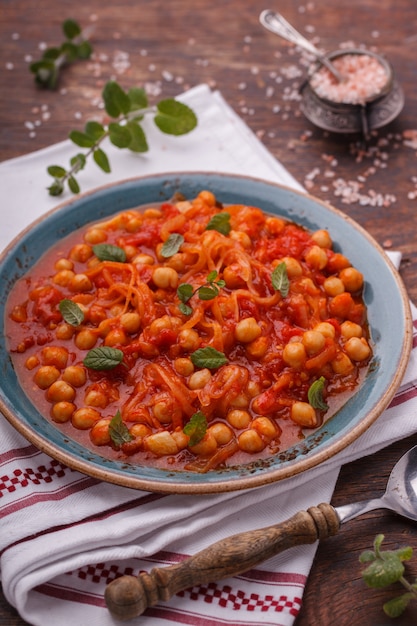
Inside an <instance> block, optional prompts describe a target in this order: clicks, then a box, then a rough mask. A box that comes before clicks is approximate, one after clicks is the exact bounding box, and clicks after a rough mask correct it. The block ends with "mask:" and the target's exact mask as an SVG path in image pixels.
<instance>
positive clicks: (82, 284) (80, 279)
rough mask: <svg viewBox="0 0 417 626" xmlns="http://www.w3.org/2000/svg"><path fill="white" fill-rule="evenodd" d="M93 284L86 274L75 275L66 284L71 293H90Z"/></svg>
mask: <svg viewBox="0 0 417 626" xmlns="http://www.w3.org/2000/svg"><path fill="white" fill-rule="evenodd" d="M92 287H93V283H92V282H91V280H90V279H89V277H88V276H87V275H86V274H75V276H73V277H72V278H71V280H70V282H69V283H68V289H69V290H70V291H73V292H78V293H79V292H81V293H85V292H86V291H91V289H92Z"/></svg>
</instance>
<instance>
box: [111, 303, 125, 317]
mask: <svg viewBox="0 0 417 626" xmlns="http://www.w3.org/2000/svg"><path fill="white" fill-rule="evenodd" d="M123 310H124V306H123V304H114V305H113V306H112V307H111V308H110V314H111V316H112V317H119V316H120V315H121V314H122V313H123Z"/></svg>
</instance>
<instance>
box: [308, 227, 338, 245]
mask: <svg viewBox="0 0 417 626" xmlns="http://www.w3.org/2000/svg"><path fill="white" fill-rule="evenodd" d="M311 238H312V240H313V241H315V242H316V244H317V245H318V246H320V248H326V249H328V250H330V248H331V247H332V245H333V242H332V238H331V237H330V235H329V233H328V231H327V230H324V229H321V230H316V232H314V233H313V234H312V235H311Z"/></svg>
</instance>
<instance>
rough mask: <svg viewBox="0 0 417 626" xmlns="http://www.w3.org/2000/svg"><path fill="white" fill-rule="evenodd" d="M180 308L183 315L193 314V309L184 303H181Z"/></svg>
mask: <svg viewBox="0 0 417 626" xmlns="http://www.w3.org/2000/svg"><path fill="white" fill-rule="evenodd" d="M178 308H179V310H180V311H181V313H182V314H183V315H191V313H192V312H193V310H192V308H191V307H190V306H188V305H187V304H184V302H180V303H179V305H178Z"/></svg>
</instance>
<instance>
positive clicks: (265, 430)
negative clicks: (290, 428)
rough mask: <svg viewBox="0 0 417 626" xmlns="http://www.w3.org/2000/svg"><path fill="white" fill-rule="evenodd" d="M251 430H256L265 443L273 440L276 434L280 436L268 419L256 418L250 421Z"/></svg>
mask: <svg viewBox="0 0 417 626" xmlns="http://www.w3.org/2000/svg"><path fill="white" fill-rule="evenodd" d="M251 428H253V429H254V430H256V432H257V433H258V434H259V435H261V437H262V438H263V439H264V440H265V441H268V442H269V441H271V440H272V439H274V437H276V436H277V435H278V434H280V431H279V430H278V428H277V426H276V425H275V424H274V422H273V421H272V420H270V419H269V417H264V416H260V417H256V418H255V419H254V420H252V423H251Z"/></svg>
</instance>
